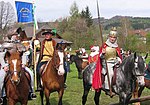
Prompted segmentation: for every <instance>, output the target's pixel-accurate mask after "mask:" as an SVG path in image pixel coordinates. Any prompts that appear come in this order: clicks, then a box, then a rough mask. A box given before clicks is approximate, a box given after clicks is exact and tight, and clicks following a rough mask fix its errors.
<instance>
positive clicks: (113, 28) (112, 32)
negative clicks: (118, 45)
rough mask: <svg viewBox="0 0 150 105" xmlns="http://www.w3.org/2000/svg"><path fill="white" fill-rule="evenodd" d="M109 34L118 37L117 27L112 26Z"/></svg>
mask: <svg viewBox="0 0 150 105" xmlns="http://www.w3.org/2000/svg"><path fill="white" fill-rule="evenodd" d="M109 36H116V37H117V29H116V27H112V29H111V31H110V33H109Z"/></svg>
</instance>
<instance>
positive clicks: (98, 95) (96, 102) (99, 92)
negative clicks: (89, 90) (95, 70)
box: [94, 90, 101, 105]
mask: <svg viewBox="0 0 150 105" xmlns="http://www.w3.org/2000/svg"><path fill="white" fill-rule="evenodd" d="M100 94H101V90H99V91H95V96H94V101H95V105H99V97H100Z"/></svg>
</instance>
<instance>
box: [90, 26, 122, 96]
mask: <svg viewBox="0 0 150 105" xmlns="http://www.w3.org/2000/svg"><path fill="white" fill-rule="evenodd" d="M98 61H99V63H97V65H100V64H102V68H101V67H100V69H102V71H101V72H102V77H104V83H103V85H102V87H103V89H104V91H105V92H106V94H108V95H109V94H110V93H109V85H108V78H107V70H108V73H109V80H110V85H111V84H112V77H113V75H114V71H113V67H114V65H115V64H117V63H121V62H122V56H121V53H120V48H119V46H118V44H117V31H116V28H115V27H113V28H112V30H111V31H110V33H109V35H108V39H107V40H106V42H105V43H104V44H103V45H102V46H101V48H100V60H98ZM105 61H106V62H105ZM100 62H101V63H100ZM106 64H107V65H106ZM106 67H107V68H106ZM95 71H98V70H95ZM95 73H96V72H95ZM95 79H96V78H95ZM93 81H94V79H93ZM92 85H94V84H92Z"/></svg>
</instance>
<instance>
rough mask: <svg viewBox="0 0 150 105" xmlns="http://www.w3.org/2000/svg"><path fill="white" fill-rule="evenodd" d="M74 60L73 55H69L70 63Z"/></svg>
mask: <svg viewBox="0 0 150 105" xmlns="http://www.w3.org/2000/svg"><path fill="white" fill-rule="evenodd" d="M74 61H75V55H70V61H69V62H70V63H71V64H72V63H73V62H74Z"/></svg>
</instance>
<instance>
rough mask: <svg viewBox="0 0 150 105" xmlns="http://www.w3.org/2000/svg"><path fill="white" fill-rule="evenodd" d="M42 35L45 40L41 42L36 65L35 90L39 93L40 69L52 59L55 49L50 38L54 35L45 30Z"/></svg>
mask: <svg viewBox="0 0 150 105" xmlns="http://www.w3.org/2000/svg"><path fill="white" fill-rule="evenodd" d="M42 35H44V36H45V39H44V40H43V41H42V44H41V50H40V56H39V60H38V64H37V70H36V71H37V90H36V91H41V90H42V88H41V77H40V75H41V74H40V69H41V67H42V66H43V65H44V64H47V62H48V61H49V60H51V59H52V57H53V53H54V49H55V47H56V42H55V40H54V39H52V36H53V35H54V34H53V32H51V30H45V31H44V32H43V33H42Z"/></svg>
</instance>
